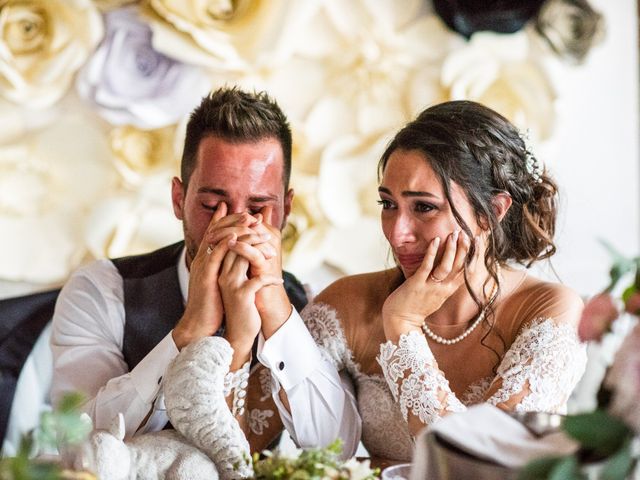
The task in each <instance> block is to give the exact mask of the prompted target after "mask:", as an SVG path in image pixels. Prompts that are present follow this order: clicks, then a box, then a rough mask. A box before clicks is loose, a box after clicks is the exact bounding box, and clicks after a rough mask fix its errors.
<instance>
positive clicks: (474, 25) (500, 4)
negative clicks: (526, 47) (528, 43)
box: [433, 0, 544, 38]
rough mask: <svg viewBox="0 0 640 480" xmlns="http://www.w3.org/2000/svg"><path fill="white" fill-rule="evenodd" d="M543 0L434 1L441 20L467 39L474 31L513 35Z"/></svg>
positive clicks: (532, 15)
mask: <svg viewBox="0 0 640 480" xmlns="http://www.w3.org/2000/svg"><path fill="white" fill-rule="evenodd" d="M543 3H544V0H434V2H433V6H434V9H435V11H436V13H437V14H438V15H439V16H440V17H441V18H442V20H443V21H444V22H445V23H446V24H447V25H448V26H449V28H451V29H452V30H455V31H456V32H458V33H459V34H461V35H463V36H465V37H467V38H469V37H470V36H471V35H472V34H473V33H474V32H478V31H483V30H490V31H493V32H498V33H515V32H517V31H518V30H520V29H521V28H522V27H523V26H524V25H525V24H526V23H527V22H528V21H529V20H530V19H532V18H533V17H534V16H535V15H536V14H537V13H538V11H539V10H540V7H541V6H542V4H543Z"/></svg>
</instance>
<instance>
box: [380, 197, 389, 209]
mask: <svg viewBox="0 0 640 480" xmlns="http://www.w3.org/2000/svg"><path fill="white" fill-rule="evenodd" d="M378 205H381V206H382V209H383V210H388V209H390V208H391V202H390V201H389V200H385V199H382V200H378Z"/></svg>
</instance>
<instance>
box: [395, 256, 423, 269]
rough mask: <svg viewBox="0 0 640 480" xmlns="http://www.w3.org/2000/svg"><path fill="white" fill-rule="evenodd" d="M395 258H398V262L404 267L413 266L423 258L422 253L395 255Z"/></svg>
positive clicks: (416, 265)
mask: <svg viewBox="0 0 640 480" xmlns="http://www.w3.org/2000/svg"><path fill="white" fill-rule="evenodd" d="M396 258H397V259H398V263H399V264H400V265H402V266H403V267H404V268H415V267H418V266H419V265H420V264H421V263H422V260H424V253H414V254H406V255H396Z"/></svg>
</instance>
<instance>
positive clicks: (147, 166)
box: [109, 125, 180, 187]
mask: <svg viewBox="0 0 640 480" xmlns="http://www.w3.org/2000/svg"><path fill="white" fill-rule="evenodd" d="M174 130H175V129H174V128H173V127H166V128H162V129H158V130H139V129H137V128H135V127H132V126H130V125H126V126H123V127H116V128H114V129H113V130H111V132H110V134H109V143H110V146H111V151H112V152H113V155H114V162H115V166H116V169H117V170H118V172H119V173H120V175H121V176H122V178H123V180H124V181H125V183H126V184H127V185H129V186H132V187H135V186H138V185H141V184H142V183H143V182H144V179H145V178H146V177H148V176H149V175H151V174H154V173H159V172H161V171H165V172H167V174H168V175H171V176H174V175H177V176H179V170H180V159H179V158H176V156H175V155H174V149H173V138H174Z"/></svg>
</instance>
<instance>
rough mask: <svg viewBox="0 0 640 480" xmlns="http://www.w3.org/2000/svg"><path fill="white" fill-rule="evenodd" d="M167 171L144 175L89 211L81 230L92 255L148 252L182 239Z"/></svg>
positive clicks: (112, 255)
mask: <svg viewBox="0 0 640 480" xmlns="http://www.w3.org/2000/svg"><path fill="white" fill-rule="evenodd" d="M171 178H172V176H171V175H168V174H166V173H165V172H161V173H156V174H152V175H149V176H148V177H145V179H144V181H143V183H142V184H141V185H140V186H139V187H138V188H137V189H136V190H135V191H128V190H122V191H120V192H118V193H117V194H115V195H111V196H109V197H105V198H104V199H103V200H101V201H100V202H98V203H97V204H96V206H95V208H93V210H92V211H91V214H90V216H89V219H88V221H87V226H86V229H85V232H84V236H85V242H86V245H87V247H88V249H89V251H90V252H91V254H92V255H93V256H94V257H96V258H103V257H111V258H113V257H122V256H125V255H135V254H140V253H145V252H149V251H151V250H155V249H157V248H160V247H163V246H165V245H168V244H170V243H173V242H176V241H178V240H181V239H182V227H181V223H180V222H179V221H178V220H177V219H176V218H175V216H174V214H173V207H172V205H171Z"/></svg>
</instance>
